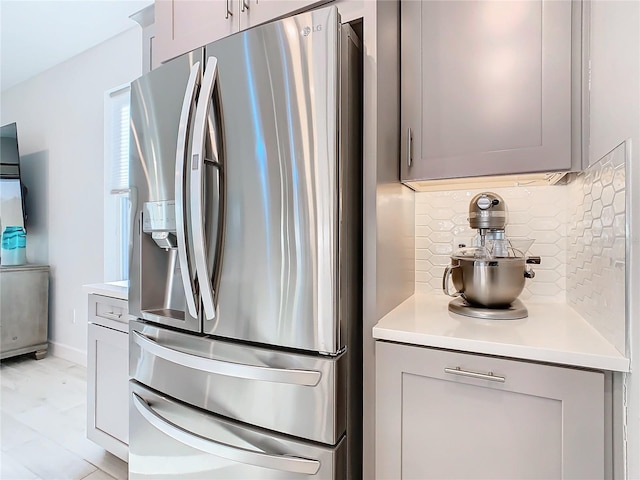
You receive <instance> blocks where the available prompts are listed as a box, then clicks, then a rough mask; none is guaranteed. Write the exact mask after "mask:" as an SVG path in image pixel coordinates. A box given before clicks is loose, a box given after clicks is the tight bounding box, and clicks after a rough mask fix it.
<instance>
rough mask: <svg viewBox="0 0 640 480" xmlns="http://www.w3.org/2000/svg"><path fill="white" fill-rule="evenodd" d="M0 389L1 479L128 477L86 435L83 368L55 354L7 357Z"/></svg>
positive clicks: (124, 467)
mask: <svg viewBox="0 0 640 480" xmlns="http://www.w3.org/2000/svg"><path fill="white" fill-rule="evenodd" d="M0 386H1V393H0V413H1V416H0V449H1V454H0V479H2V480H31V479H41V480H80V479H84V480H113V479H114V478H115V479H118V480H123V479H126V478H127V464H126V463H125V462H123V461H122V460H120V459H119V458H118V457H115V456H114V455H112V454H110V453H109V452H107V451H105V450H104V449H103V448H101V447H99V446H98V445H96V444H95V443H93V442H91V441H90V440H88V439H87V437H86V416H87V413H86V408H87V406H86V396H87V371H86V368H84V367H81V366H79V365H76V364H74V363H71V362H68V361H66V360H63V359H60V358H57V357H53V356H47V357H46V358H44V359H42V360H35V359H34V358H33V356H32V355H28V356H22V357H16V358H10V359H5V360H2V362H1V363H0Z"/></svg>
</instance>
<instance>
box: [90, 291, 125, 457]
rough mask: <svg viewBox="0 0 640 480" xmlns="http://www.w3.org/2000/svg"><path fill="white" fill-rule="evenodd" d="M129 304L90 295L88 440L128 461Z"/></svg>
mask: <svg viewBox="0 0 640 480" xmlns="http://www.w3.org/2000/svg"><path fill="white" fill-rule="evenodd" d="M128 320H129V316H128V313H127V302H126V301H124V300H120V299H116V298H111V297H104V296H101V295H89V332H88V349H87V377H88V379H87V380H88V381H87V438H89V439H90V440H92V441H94V442H95V443H97V444H98V445H100V446H102V447H103V448H104V449H105V450H108V451H109V452H111V453H113V454H114V455H116V456H118V457H120V458H121V459H123V460H125V461H127V460H128V456H129V447H128V445H129V403H128V396H129V386H128V383H129V334H128Z"/></svg>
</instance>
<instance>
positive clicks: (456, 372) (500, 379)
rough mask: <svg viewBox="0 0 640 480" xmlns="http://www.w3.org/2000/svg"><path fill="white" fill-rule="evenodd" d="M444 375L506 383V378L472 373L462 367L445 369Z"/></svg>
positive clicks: (490, 374)
mask: <svg viewBox="0 0 640 480" xmlns="http://www.w3.org/2000/svg"><path fill="white" fill-rule="evenodd" d="M444 373H450V374H451V375H460V376H462V377H471V378H477V379H479V380H490V381H492V382H500V383H504V381H505V380H506V378H505V377H501V376H499V375H494V374H493V372H488V373H480V372H470V371H468V370H462V369H461V368H460V367H455V368H449V367H445V369H444Z"/></svg>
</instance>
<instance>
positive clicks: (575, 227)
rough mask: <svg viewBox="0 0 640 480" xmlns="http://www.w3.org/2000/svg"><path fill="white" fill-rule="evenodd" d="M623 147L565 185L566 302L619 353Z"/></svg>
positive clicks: (621, 345)
mask: <svg viewBox="0 0 640 480" xmlns="http://www.w3.org/2000/svg"><path fill="white" fill-rule="evenodd" d="M625 156H626V151H625V144H624V143H623V144H621V145H620V146H618V147H617V148H616V149H614V150H613V151H611V152H610V153H609V154H607V155H606V156H604V157H603V158H601V159H600V160H598V161H597V162H595V163H594V164H593V165H591V166H590V167H589V169H588V170H586V171H584V172H581V173H579V174H577V175H576V177H575V179H574V180H573V181H572V182H571V183H570V184H569V192H570V200H571V201H570V212H569V224H568V231H567V258H568V261H567V302H568V303H569V304H570V305H571V306H572V307H573V308H574V309H575V310H576V311H578V312H579V313H580V314H581V315H582V316H583V317H584V318H585V319H586V320H587V321H588V322H589V323H590V324H591V325H593V326H594V327H595V328H596V329H597V330H598V331H599V332H600V333H601V334H602V336H604V337H605V338H606V339H607V340H609V341H610V342H611V343H612V344H613V345H615V347H616V348H617V349H618V350H619V351H620V352H621V353H624V352H625V298H626V296H625V293H626V292H625V288H626V287H625V270H626V260H625V259H626V230H627V222H626V208H625V207H626V189H625V182H626V179H625V177H626V168H625V161H626V160H625Z"/></svg>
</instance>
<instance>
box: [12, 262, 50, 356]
mask: <svg viewBox="0 0 640 480" xmlns="http://www.w3.org/2000/svg"><path fill="white" fill-rule="evenodd" d="M48 323H49V267H48V266H47V265H18V266H6V267H0V338H1V343H0V358H8V357H13V356H16V355H22V354H25V353H32V352H35V356H36V359H38V360H40V359H41V358H43V357H44V356H45V355H46V354H47V348H48V343H47V334H48Z"/></svg>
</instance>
